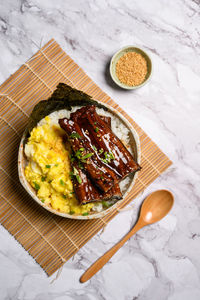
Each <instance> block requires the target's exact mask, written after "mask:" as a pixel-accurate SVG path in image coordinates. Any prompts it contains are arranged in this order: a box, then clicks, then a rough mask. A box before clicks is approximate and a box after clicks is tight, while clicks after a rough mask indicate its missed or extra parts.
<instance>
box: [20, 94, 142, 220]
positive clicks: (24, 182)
mask: <svg viewBox="0 0 200 300" xmlns="http://www.w3.org/2000/svg"><path fill="white" fill-rule="evenodd" d="M96 101H98V100H96ZM98 102H99V103H101V102H100V101H98ZM103 105H105V106H106V107H107V108H108V111H109V110H110V111H111V113H113V114H115V115H117V116H118V118H120V119H121V120H122V121H123V122H124V123H125V125H126V127H127V128H128V129H129V130H130V132H131V134H132V136H133V138H134V141H135V144H136V152H137V163H138V164H140V161H141V149H140V139H139V136H138V133H137V132H136V130H135V129H134V127H133V125H132V124H131V123H130V122H129V121H128V120H127V119H126V118H125V117H124V116H123V115H122V114H121V113H120V112H119V111H117V110H116V109H114V108H113V107H111V106H110V105H109V104H107V103H103ZM24 139H25V132H24V133H23V135H22V138H21V141H20V145H19V150H18V176H19V180H20V183H21V184H22V186H23V187H24V189H25V190H26V191H27V193H28V194H29V195H30V196H31V197H32V198H33V199H34V200H35V201H36V202H37V203H38V204H39V205H40V206H42V207H43V208H45V209H46V210H48V211H50V212H51V213H53V214H56V215H59V216H61V217H64V218H69V219H74V220H91V219H98V218H102V217H104V216H105V215H107V214H108V213H109V212H111V211H113V210H114V209H115V208H117V206H119V205H120V203H121V202H122V201H124V199H125V197H126V196H127V194H128V193H129V192H130V191H131V189H132V187H133V185H134V183H135V181H136V178H137V176H138V172H136V173H135V174H134V177H133V179H132V182H131V184H130V186H129V187H128V189H127V190H126V192H125V193H124V195H123V198H122V199H121V200H119V201H117V202H116V203H115V204H113V205H112V206H111V207H110V208H107V209H105V210H103V211H101V212H97V213H93V214H90V215H87V216H82V215H70V214H67V213H64V212H59V211H56V210H55V209H53V208H51V207H49V206H47V205H45V203H43V202H41V200H40V199H39V198H38V197H37V195H36V194H35V192H34V189H33V188H31V187H30V184H29V183H28V182H27V180H26V177H25V174H24V168H23V160H24V159H26V158H25V155H24V146H23V142H24Z"/></svg>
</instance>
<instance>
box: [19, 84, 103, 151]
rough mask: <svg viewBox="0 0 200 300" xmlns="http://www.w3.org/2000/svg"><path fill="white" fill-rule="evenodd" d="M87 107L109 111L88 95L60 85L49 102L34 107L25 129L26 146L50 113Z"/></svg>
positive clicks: (45, 101) (43, 101)
mask: <svg viewBox="0 0 200 300" xmlns="http://www.w3.org/2000/svg"><path fill="white" fill-rule="evenodd" d="M86 105H95V106H97V107H100V108H103V109H105V110H108V109H107V107H106V106H104V105H103V104H101V103H99V102H97V101H95V100H93V99H92V97H91V96H89V95H87V94H86V93H84V92H82V91H79V90H77V89H74V88H72V87H71V86H69V85H67V84H65V83H59V84H58V86H57V87H56V90H55V91H54V92H53V94H52V95H51V96H50V97H49V98H48V100H42V101H40V102H38V103H37V104H36V105H35V106H34V108H33V110H32V112H31V115H30V118H29V121H28V124H27V127H26V129H25V139H24V145H25V144H26V142H27V139H28V137H29V136H30V133H31V131H32V129H33V128H34V127H35V126H36V125H37V123H38V122H39V121H40V120H41V119H43V118H44V117H46V116H47V115H49V114H50V113H52V112H54V111H57V110H61V109H67V110H71V109H72V107H73V106H86Z"/></svg>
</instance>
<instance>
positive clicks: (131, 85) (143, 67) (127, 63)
mask: <svg viewBox="0 0 200 300" xmlns="http://www.w3.org/2000/svg"><path fill="white" fill-rule="evenodd" d="M151 74H152V62H151V58H150V57H149V55H148V54H147V53H146V52H145V51H144V50H143V49H141V48H138V47H135V46H126V47H124V48H122V49H120V50H119V51H118V52H117V53H115V54H114V55H113V57H112V59H111V62H110V75H111V77H112V79H113V81H114V82H115V83H116V84H117V85H118V86H120V87H121V88H124V89H128V90H133V89H137V88H139V87H142V86H143V85H144V84H146V83H147V82H148V81H149V79H150V77H151Z"/></svg>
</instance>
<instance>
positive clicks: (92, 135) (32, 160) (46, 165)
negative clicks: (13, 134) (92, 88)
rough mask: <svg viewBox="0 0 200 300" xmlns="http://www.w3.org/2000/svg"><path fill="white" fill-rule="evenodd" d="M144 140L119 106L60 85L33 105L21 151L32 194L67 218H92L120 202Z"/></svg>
mask: <svg viewBox="0 0 200 300" xmlns="http://www.w3.org/2000/svg"><path fill="white" fill-rule="evenodd" d="M139 164H140V143H139V138H138V135H137V133H136V131H135V130H134V128H133V127H132V125H131V124H130V123H129V122H128V121H127V120H126V119H125V118H124V117H123V116H122V115H121V114H120V113H119V112H118V111H116V110H115V109H113V108H112V107H111V106H109V105H107V104H102V103H100V102H98V101H95V100H93V99H92V98H91V97H90V96H88V95H87V94H85V93H83V92H81V91H78V90H76V89H73V88H71V87H70V86H68V85H66V84H63V83H60V84H59V85H58V87H57V89H56V90H55V91H54V93H53V94H52V96H51V97H50V98H49V99H48V100H44V101H40V102H39V103H38V104H37V105H36V106H35V107H34V109H33V111H32V113H31V116H30V120H29V123H28V125H27V128H26V130H25V132H24V134H23V136H22V139H21V142H20V146H19V154H18V172H19V179H20V182H21V184H22V185H23V187H24V188H25V189H26V191H27V192H28V193H29V194H30V195H31V197H32V198H33V199H34V200H35V201H36V202H37V203H38V204H39V205H41V206H43V207H44V208H45V209H47V210H48V211H50V212H52V213H54V214H57V215H60V216H62V217H66V218H72V219H81V220H82V219H85V220H87V219H93V218H99V217H103V216H105V215H106V214H107V213H108V212H110V211H111V210H113V209H115V208H116V206H118V205H120V203H121V201H123V199H124V198H125V197H126V195H127V193H128V192H129V191H130V189H131V188H132V186H133V184H134V182H135V179H136V176H137V171H139V170H140V165H139Z"/></svg>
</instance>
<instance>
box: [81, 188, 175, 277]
mask: <svg viewBox="0 0 200 300" xmlns="http://www.w3.org/2000/svg"><path fill="white" fill-rule="evenodd" d="M173 203H174V197H173V195H172V193H171V192H169V191H167V190H159V191H156V192H153V193H152V194H150V195H149V196H148V197H147V198H146V199H145V200H144V202H143V204H142V208H141V212H140V217H139V219H138V221H137V223H136V225H135V226H134V227H133V228H132V229H131V230H130V231H129V233H127V234H126V235H125V236H124V238H123V239H122V240H121V241H119V242H118V243H117V244H116V245H115V246H113V247H112V248H111V249H110V250H108V251H107V252H106V253H105V254H104V255H103V256H101V257H100V258H99V259H98V260H97V261H96V262H95V263H94V264H93V265H92V266H91V267H90V268H89V269H88V270H87V271H86V272H85V273H84V274H83V275H82V276H81V278H80V282H82V283H83V282H86V281H87V280H89V279H90V278H91V277H92V276H93V275H94V274H96V273H97V272H98V271H99V270H100V269H101V268H102V267H103V266H104V265H105V264H106V263H107V262H108V261H109V260H110V259H111V257H112V256H113V255H114V254H115V253H116V252H117V251H118V250H119V249H120V248H121V247H122V246H123V245H124V243H125V242H126V241H128V240H129V239H130V237H131V236H132V235H133V234H134V233H136V232H137V231H138V230H139V229H141V228H142V227H144V226H146V225H150V224H153V223H156V222H158V221H160V220H161V219H162V218H164V217H165V216H166V215H167V214H168V212H169V211H170V210H171V208H172V206H173Z"/></svg>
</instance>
